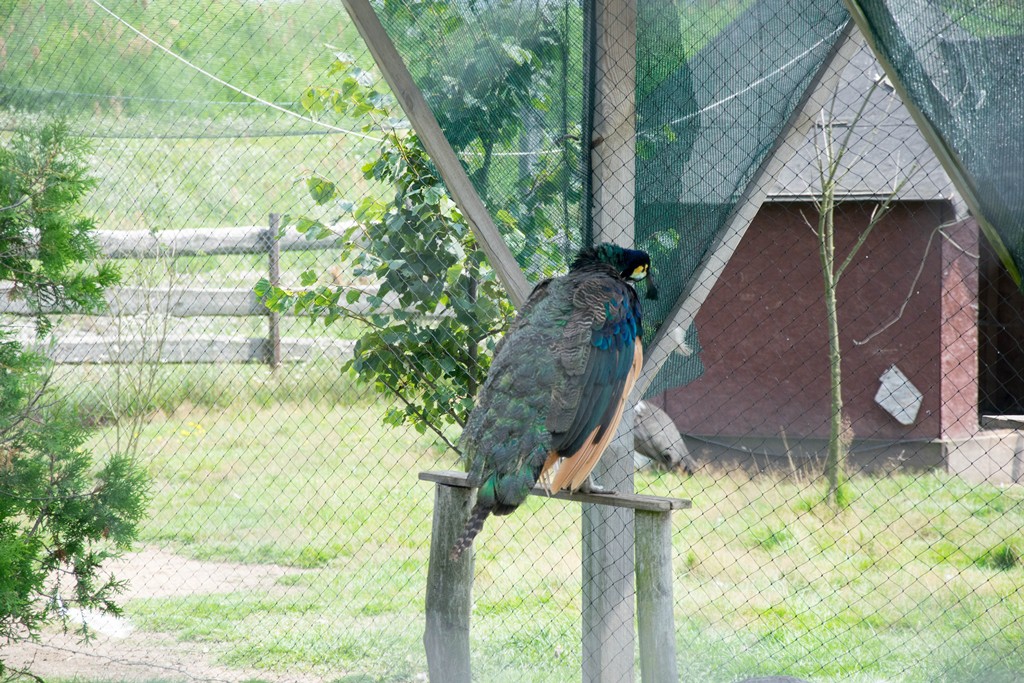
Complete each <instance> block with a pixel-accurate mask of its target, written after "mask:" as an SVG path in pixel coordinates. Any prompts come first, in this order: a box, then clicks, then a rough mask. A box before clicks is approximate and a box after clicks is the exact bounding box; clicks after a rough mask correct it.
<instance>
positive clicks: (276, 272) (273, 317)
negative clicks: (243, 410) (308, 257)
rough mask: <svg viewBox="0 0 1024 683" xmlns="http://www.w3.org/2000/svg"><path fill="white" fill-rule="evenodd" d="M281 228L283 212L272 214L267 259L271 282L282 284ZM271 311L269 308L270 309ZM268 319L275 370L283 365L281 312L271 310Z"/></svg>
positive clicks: (270, 358) (269, 352)
mask: <svg viewBox="0 0 1024 683" xmlns="http://www.w3.org/2000/svg"><path fill="white" fill-rule="evenodd" d="M280 229H281V214H279V213H272V214H270V228H269V229H268V230H267V261H268V266H269V270H270V284H271V285H272V286H274V287H278V286H280V284H281V243H280V242H279V241H278V239H277V233H278V232H279V231H280ZM268 311H269V309H268ZM269 314H270V315H269V317H268V318H267V320H268V321H269V324H268V331H267V362H268V363H269V364H270V367H272V368H274V369H275V370H276V369H277V368H278V367H280V365H281V314H280V313H277V312H275V311H269Z"/></svg>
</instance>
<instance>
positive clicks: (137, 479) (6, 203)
mask: <svg viewBox="0 0 1024 683" xmlns="http://www.w3.org/2000/svg"><path fill="white" fill-rule="evenodd" d="M86 153H87V149H86V147H85V145H84V143H83V142H82V141H81V140H78V139H76V138H73V137H71V136H70V135H69V132H68V128H67V126H66V125H64V124H63V123H61V122H55V123H48V124H45V125H43V126H42V127H40V128H38V129H33V130H26V131H22V132H19V133H16V134H15V135H14V136H13V138H12V139H11V140H10V142H9V143H7V144H5V145H4V146H3V147H2V148H0V280H2V281H3V282H4V284H5V285H7V286H9V287H10V290H9V291H8V292H7V293H6V294H5V295H6V296H14V297H19V298H22V299H24V300H25V301H26V302H27V303H28V304H29V306H30V307H31V308H32V309H33V311H34V312H35V314H36V330H37V333H38V336H39V338H40V339H41V338H42V337H43V336H44V335H45V333H46V332H47V331H48V330H49V329H50V327H51V322H50V319H49V317H48V313H49V312H53V311H69V312H82V313H84V312H90V311H95V310H96V309H97V308H99V307H100V306H102V305H103V290H104V288H105V287H107V286H109V285H111V284H113V283H115V282H116V281H117V279H118V273H117V272H116V271H115V270H114V269H113V268H112V267H111V266H110V265H108V264H100V265H92V264H91V260H92V259H94V258H95V257H96V256H97V255H98V248H97V246H96V243H95V242H94V240H93V238H92V235H91V233H92V230H93V227H94V224H93V222H92V221H91V220H90V219H88V218H86V217H84V216H82V215H81V214H80V213H79V208H78V205H79V202H80V201H81V200H82V198H83V197H84V195H85V193H86V192H87V191H88V190H89V189H90V188H91V187H92V185H93V181H92V180H91V179H90V178H89V176H88V173H87V169H86V166H85V163H84V158H85V155H86ZM51 371H52V368H51V365H50V363H49V362H48V361H47V360H46V359H45V358H44V357H43V356H41V355H39V354H36V353H33V352H31V351H29V350H27V349H25V348H24V346H23V345H22V343H21V342H20V341H18V340H17V339H16V338H15V335H14V331H13V330H12V329H11V326H10V325H9V324H5V325H0V641H7V642H10V641H17V640H24V639H30V638H33V637H35V636H36V635H37V634H38V632H39V630H40V628H41V627H42V626H44V625H45V624H47V623H50V622H52V621H55V620H57V621H60V622H61V623H62V624H63V625H64V627H65V628H67V627H68V617H69V616H70V614H71V610H79V611H78V612H77V614H78V615H79V616H80V617H82V616H83V615H85V616H84V618H80V619H78V620H77V621H78V622H79V624H78V631H79V632H80V633H81V634H82V635H83V636H87V635H88V623H87V622H88V616H87V615H88V614H89V611H90V610H92V611H98V612H105V613H110V614H119V613H120V609H119V608H118V606H117V605H116V603H115V602H114V598H115V596H116V594H117V593H118V592H119V590H120V589H121V588H122V586H123V582H120V581H117V580H116V579H115V578H114V577H112V576H105V575H104V574H103V573H102V571H101V568H102V565H103V563H104V562H106V561H107V560H109V559H111V558H113V557H116V556H117V555H118V554H119V553H120V552H121V551H123V550H126V549H127V548H128V547H129V545H130V544H131V542H132V541H133V540H134V538H135V535H136V529H137V525H138V522H139V521H140V520H141V519H142V516H143V514H144V512H145V505H146V500H147V496H148V484H147V479H146V475H145V473H144V471H143V470H142V469H141V468H140V467H139V466H138V465H137V464H136V463H135V462H134V460H132V459H131V458H130V457H129V456H126V455H123V454H118V453H114V454H111V455H110V456H109V457H107V458H106V459H104V460H102V461H100V460H98V459H96V458H95V457H94V455H93V454H92V453H90V452H88V451H87V450H85V449H84V444H85V441H86V439H87V437H88V435H89V434H88V431H87V430H86V429H85V428H84V427H83V425H82V424H81V422H80V421H79V420H78V419H77V418H76V416H75V415H74V414H73V413H72V411H71V410H70V409H69V408H68V407H67V406H66V405H65V403H64V401H62V399H61V397H60V396H59V395H58V394H57V393H56V392H55V391H54V390H53V389H52V388H51V387H49V378H50V376H51ZM18 674H27V675H31V674H28V672H16V671H12V670H10V669H9V668H7V667H6V666H5V665H4V663H3V661H2V660H0V676H3V677H14V676H15V675H18Z"/></svg>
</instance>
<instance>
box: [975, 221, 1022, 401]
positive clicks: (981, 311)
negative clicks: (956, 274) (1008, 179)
mask: <svg viewBox="0 0 1024 683" xmlns="http://www.w3.org/2000/svg"><path fill="white" fill-rule="evenodd" d="M980 243H981V254H980V256H981V272H980V278H979V282H978V288H979V291H978V363H979V368H978V381H979V387H978V408H979V410H980V412H981V414H982V415H1024V293H1022V292H1021V291H1020V289H1018V288H1017V285H1016V284H1014V282H1013V279H1012V278H1011V277H1010V274H1009V273H1008V272H1007V271H1006V268H1005V267H1003V264H1002V263H1001V262H1000V260H999V258H998V257H997V256H996V254H995V252H994V250H993V249H992V247H991V246H989V244H988V240H985V239H982V240H980Z"/></svg>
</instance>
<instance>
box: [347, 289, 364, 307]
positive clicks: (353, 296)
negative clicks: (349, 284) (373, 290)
mask: <svg viewBox="0 0 1024 683" xmlns="http://www.w3.org/2000/svg"><path fill="white" fill-rule="evenodd" d="M362 295H363V292H362V291H361V290H358V289H348V290H346V291H345V301H347V302H348V303H349V304H354V303H355V302H357V301H359V297H361V296H362Z"/></svg>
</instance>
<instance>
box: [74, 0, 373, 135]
mask: <svg viewBox="0 0 1024 683" xmlns="http://www.w3.org/2000/svg"><path fill="white" fill-rule="evenodd" d="M89 1H90V2H91V3H92V4H94V5H96V6H97V7H99V8H100V9H101V10H103V11H104V12H106V13H107V14H109V15H110V16H111V17H113V18H114V19H115V20H116V21H117V22H118V23H120V24H122V25H123V26H125V28H127V29H128V30H129V31H131V32H132V33H134V34H135V35H137V36H139V37H140V38H142V39H143V40H145V41H146V42H147V43H149V44H150V45H152V46H153V47H155V48H156V49H158V50H160V51H161V52H163V53H165V54H167V55H170V56H171V57H173V58H174V59H176V60H178V61H179V62H181V63H182V64H184V65H185V66H187V67H188V68H190V69H192V70H193V71H196V72H198V73H200V74H202V75H203V76H205V77H207V78H209V79H210V80H212V81H214V82H215V83H218V84H220V85H222V86H224V87H225V88H227V89H228V90H231V91H233V92H236V93H238V94H239V95H241V96H243V97H247V98H249V99H250V100H252V101H254V102H258V103H260V104H262V105H263V106H265V107H269V108H270V109H273V110H275V111H278V112H281V113H282V114H285V115H287V116H291V117H293V118H296V119H299V120H300V121H305V122H307V123H313V124H316V125H318V126H323V127H324V128H327V129H329V130H332V131H334V132H336V133H345V134H347V135H352V136H355V137H358V138H363V139H366V140H373V141H374V142H381V141H382V138H378V137H374V136H372V135H367V134H366V133H360V132H359V131H354V130H348V129H346V128H339V127H338V126H333V125H331V124H329V123H324V122H323V121H317V120H316V119H313V118H310V117H308V116H305V115H304V114H300V113H298V112H295V111H292V110H291V109H288V108H287V107H282V106H281V105H279V104H276V103H274V102H271V101H270V100H267V99H264V98H262V97H260V96H259V95H256V94H254V93H251V92H249V91H248V90H244V89H243V88H239V87H238V86H237V85H232V84H231V83H228V82H227V81H225V80H224V79H223V78H220V77H219V76H217V75H215V74H212V73H210V72H209V71H207V70H206V69H204V68H203V67H201V66H198V65H197V64H193V63H192V62H190V61H189V60H187V59H185V58H184V57H182V56H181V55H179V54H178V53H177V52H174V51H173V50H170V49H168V48H166V47H164V46H163V45H162V44H160V43H159V42H157V41H156V40H154V39H153V38H152V37H150V36H148V35H147V34H145V33H143V32H142V31H140V30H139V29H137V28H135V27H134V26H132V25H131V24H130V23H128V21H127V20H125V19H124V18H123V17H121V16H120V15H118V14H117V13H115V12H114V11H112V10H110V9H109V8H108V7H107V6H106V5H104V4H103V3H102V2H100V0H89Z"/></svg>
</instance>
